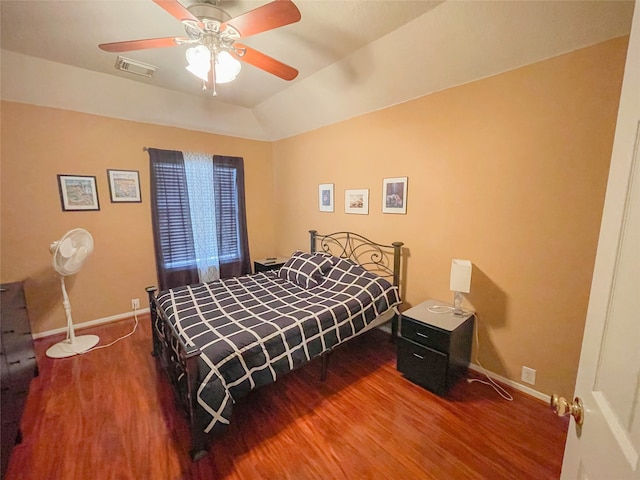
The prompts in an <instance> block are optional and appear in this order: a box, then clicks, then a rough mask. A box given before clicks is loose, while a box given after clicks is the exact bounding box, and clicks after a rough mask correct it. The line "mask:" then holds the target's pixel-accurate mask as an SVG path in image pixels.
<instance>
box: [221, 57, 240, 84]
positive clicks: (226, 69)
mask: <svg viewBox="0 0 640 480" xmlns="http://www.w3.org/2000/svg"><path fill="white" fill-rule="evenodd" d="M240 68H241V65H240V62H239V61H238V60H236V59H235V58H233V57H232V56H231V54H230V53H229V52H226V51H224V50H223V51H222V52H220V53H218V54H217V55H216V83H229V82H230V81H232V80H235V78H236V76H237V75H238V73H240Z"/></svg>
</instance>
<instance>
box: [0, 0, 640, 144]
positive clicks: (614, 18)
mask: <svg viewBox="0 0 640 480" xmlns="http://www.w3.org/2000/svg"><path fill="white" fill-rule="evenodd" d="M190 2H191V0H189V2H187V0H185V1H184V3H183V5H185V6H186V5H189V3H190ZM265 3H268V0H266V1H262V2H254V1H247V0H242V1H240V0H222V1H220V2H219V6H220V7H222V8H223V9H224V10H226V11H227V12H228V13H229V14H230V15H231V16H232V17H235V16H237V15H239V14H241V13H244V12H246V11H249V10H251V9H253V8H256V7H259V6H260V5H264V4H265ZM295 3H296V5H297V6H298V8H299V9H300V12H301V15H302V19H301V21H300V22H298V23H295V24H292V25H288V26H285V27H281V28H279V29H276V30H271V31H269V32H265V33H262V34H259V35H255V36H253V37H250V38H248V39H243V40H242V42H243V43H246V44H247V45H249V46H250V47H253V48H254V49H257V50H259V51H261V52H263V53H266V54H267V55H270V56H272V57H274V58H276V59H278V60H280V61H282V62H284V63H286V64H288V65H291V66H293V67H295V68H297V69H298V70H299V72H300V74H299V75H298V77H297V78H296V79H295V80H293V81H292V82H287V81H285V80H281V79H280V78H278V77H275V76H273V75H270V74H268V73H266V72H264V71H262V70H259V69H257V68H255V67H253V66H251V65H248V64H244V65H243V69H242V71H241V73H240V75H239V76H238V78H237V79H236V80H235V81H234V82H232V83H231V84H226V85H219V86H218V88H217V90H218V96H217V97H212V96H211V94H210V92H209V93H207V92H202V91H201V89H200V86H201V85H200V81H199V80H198V79H196V78H195V77H193V76H192V75H191V74H190V73H188V72H187V71H186V70H185V68H184V67H185V65H186V60H185V57H184V52H185V51H186V49H187V48H188V47H187V46H182V47H170V48H162V49H155V50H143V51H137V52H128V53H124V54H123V56H126V57H128V58H131V59H134V60H138V61H142V62H144V63H149V64H152V65H155V66H157V67H158V70H157V71H156V73H155V75H154V76H153V78H151V79H147V78H144V77H139V76H135V75H132V74H129V73H124V72H120V71H118V70H116V69H115V68H114V64H115V61H116V57H117V54H114V53H107V52H104V51H102V50H100V49H98V44H100V43H105V42H116V41H123V40H133V39H141V38H154V37H167V36H184V29H183V27H182V25H181V23H180V22H178V21H177V20H176V19H175V18H173V17H172V16H171V15H169V14H168V13H167V12H165V11H164V10H163V9H162V8H160V7H159V6H158V5H156V4H154V3H153V2H152V1H151V0H109V1H103V0H66V1H60V0H43V1H37V0H1V1H0V7H1V12H0V13H1V44H0V46H1V47H2V90H1V92H2V98H3V99H5V100H11V101H20V102H26V103H33V104H37V105H46V106H52V107H57V108H65V109H70V110H78V111H84V112H88V113H94V114H99V115H108V116H112V117H116V118H126V119H131V120H135V121H142V122H149V123H156V124H162V125H173V126H178V127H184V128H190V129H196V130H202V131H208V132H214V133H221V134H226V135H233V136H240V137H247V138H255V139H260V140H276V139H280V138H285V137H288V136H292V135H296V134H299V133H302V132H305V131H309V130H313V129H315V128H318V127H320V126H323V125H328V124H332V123H335V122H338V121H341V120H344V119H348V118H351V117H354V116H357V115H360V114H362V113H366V112H370V111H373V110H378V109H381V108H384V107H387V106H389V105H393V104H397V103H400V102H403V101H406V100H409V99H412V98H416V97H419V96H422V95H426V94H429V93H432V92H435V91H438V90H442V89H445V88H449V87H451V86H454V85H459V84H462V83H466V82H470V81H473V80H477V79H479V78H483V77H487V76H490V75H494V74H496V73H499V72H503V71H507V70H510V69H513V68H517V67H519V66H523V65H526V64H529V63H532V62H535V61H539V60H543V59H545V58H550V57H552V56H556V55H559V54H562V53H565V52H569V51H572V50H575V49H578V48H582V47H585V46H588V45H592V44H595V43H598V42H601V41H604V40H607V39H609V38H614V37H617V36H620V35H624V34H627V33H628V32H629V29H630V25H631V16H632V11H633V2H632V1H584V0H578V1H543V0H534V1H527V0H512V1H504V2H501V1H473V0H469V1H462V0H448V1H446V2H441V1H427V0H419V1H404V0H359V1H345V0H296V1H295Z"/></svg>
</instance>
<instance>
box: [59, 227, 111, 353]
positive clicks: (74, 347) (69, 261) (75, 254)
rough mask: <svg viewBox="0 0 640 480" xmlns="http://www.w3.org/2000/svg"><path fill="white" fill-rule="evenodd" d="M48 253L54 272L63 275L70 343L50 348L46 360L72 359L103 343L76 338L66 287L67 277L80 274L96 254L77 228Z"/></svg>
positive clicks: (87, 236) (86, 235) (90, 241)
mask: <svg viewBox="0 0 640 480" xmlns="http://www.w3.org/2000/svg"><path fill="white" fill-rule="evenodd" d="M49 251H50V252H51V254H52V255H53V261H52V263H53V268H54V269H55V271H56V272H58V274H60V284H61V286H62V299H63V301H62V305H63V306H64V311H65V314H66V316H67V339H66V340H63V341H62V342H58V343H56V344H55V345H52V346H51V347H49V349H48V350H47V357H51V358H66V357H72V356H74V355H78V354H79V353H83V352H86V351H87V350H89V349H91V348H93V347H94V346H95V345H96V344H97V343H98V341H99V340H100V339H99V338H98V337H97V336H96V335H82V336H78V337H76V336H75V334H74V331H73V319H72V318H71V303H70V302H69V296H68V295H67V289H66V288H65V285H64V279H65V277H67V276H69V275H73V274H75V273H78V272H79V271H80V268H82V265H83V264H84V261H85V260H86V259H87V257H89V255H91V252H93V237H91V234H90V233H89V232H87V231H86V230H84V229H83V228H75V229H73V230H70V231H68V232H67V233H65V234H64V235H63V237H62V238H61V239H60V240H57V241H55V242H53V243H52V244H51V245H50V246H49Z"/></svg>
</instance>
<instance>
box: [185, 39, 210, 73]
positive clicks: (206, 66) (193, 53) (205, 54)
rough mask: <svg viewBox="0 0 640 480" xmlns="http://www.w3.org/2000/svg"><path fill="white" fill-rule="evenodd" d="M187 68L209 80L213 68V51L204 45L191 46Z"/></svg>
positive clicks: (188, 51)
mask: <svg viewBox="0 0 640 480" xmlns="http://www.w3.org/2000/svg"><path fill="white" fill-rule="evenodd" d="M187 62H189V65H187V67H186V68H187V70H188V71H189V72H191V73H192V74H194V75H195V76H196V77H198V78H201V79H202V80H203V81H205V82H206V81H207V76H208V73H209V70H210V69H211V52H210V51H209V49H208V48H207V47H205V46H204V45H198V46H197V47H191V48H190V49H188V50H187Z"/></svg>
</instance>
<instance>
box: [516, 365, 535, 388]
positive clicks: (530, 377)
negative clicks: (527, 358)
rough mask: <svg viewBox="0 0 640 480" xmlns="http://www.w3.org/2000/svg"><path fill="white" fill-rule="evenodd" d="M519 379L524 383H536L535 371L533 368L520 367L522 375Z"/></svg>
mask: <svg viewBox="0 0 640 480" xmlns="http://www.w3.org/2000/svg"><path fill="white" fill-rule="evenodd" d="M520 378H521V380H522V381H523V382H525V383H529V384H531V385H535V384H536V371H535V370H534V369H533V368H529V367H525V366H523V367H522V376H521V377H520Z"/></svg>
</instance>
